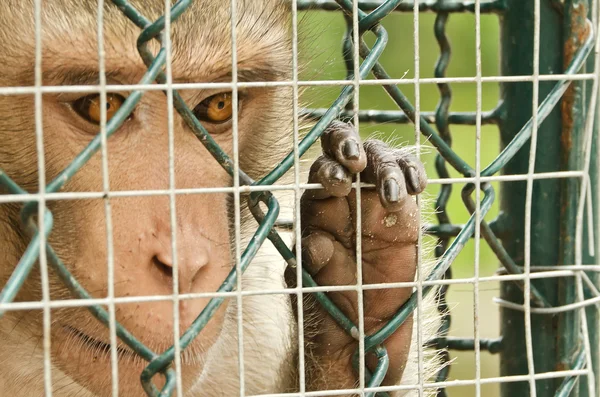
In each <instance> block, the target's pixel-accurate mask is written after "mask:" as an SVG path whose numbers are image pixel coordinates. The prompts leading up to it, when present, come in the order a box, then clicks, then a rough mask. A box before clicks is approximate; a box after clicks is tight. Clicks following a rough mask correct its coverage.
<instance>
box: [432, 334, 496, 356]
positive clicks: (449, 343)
mask: <svg viewBox="0 0 600 397" xmlns="http://www.w3.org/2000/svg"><path fill="white" fill-rule="evenodd" d="M426 345H427V347H433V348H436V349H450V350H459V351H469V350H475V339H473V338H456V337H450V336H449V337H446V338H435V339H432V340H430V341H429V342H427V344H426ZM479 348H480V349H481V350H486V351H488V352H490V353H492V354H496V353H499V352H500V351H501V350H502V338H496V339H479Z"/></svg>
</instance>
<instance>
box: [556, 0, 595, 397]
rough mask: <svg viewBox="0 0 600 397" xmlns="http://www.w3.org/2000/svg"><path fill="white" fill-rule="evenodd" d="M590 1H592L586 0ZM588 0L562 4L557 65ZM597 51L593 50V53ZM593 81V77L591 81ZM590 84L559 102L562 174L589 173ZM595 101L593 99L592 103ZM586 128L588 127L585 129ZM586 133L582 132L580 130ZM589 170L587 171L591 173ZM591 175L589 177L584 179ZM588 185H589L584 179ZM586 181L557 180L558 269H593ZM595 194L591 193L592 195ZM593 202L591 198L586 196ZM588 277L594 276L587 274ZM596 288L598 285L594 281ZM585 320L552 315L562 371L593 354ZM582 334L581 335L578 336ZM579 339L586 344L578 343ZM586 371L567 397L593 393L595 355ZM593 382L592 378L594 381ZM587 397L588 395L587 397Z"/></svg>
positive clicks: (572, 46) (562, 286) (582, 21)
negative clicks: (580, 355)
mask: <svg viewBox="0 0 600 397" xmlns="http://www.w3.org/2000/svg"><path fill="white" fill-rule="evenodd" d="M592 1H593V0H592ZM590 9H591V4H590V0H568V1H566V2H565V6H564V16H563V23H564V25H563V28H564V40H563V43H564V44H563V57H564V59H563V63H564V64H565V65H566V64H568V62H570V61H571V60H572V58H573V56H574V54H575V52H576V51H577V50H578V49H579V48H580V47H581V45H582V43H583V40H584V38H585V36H586V35H587V33H588V31H587V25H586V19H587V18H588V17H591V15H590V14H591V10H590ZM596 51H597V49H596ZM594 62H595V59H594V57H590V58H589V59H588V61H587V63H586V64H585V65H584V67H583V68H582V69H583V70H582V72H587V71H593V70H595V65H594ZM596 79H597V78H596ZM593 87H594V82H593V81H587V82H586V81H574V82H572V83H571V86H570V87H569V89H568V90H567V91H566V92H565V95H564V97H563V100H562V103H561V113H562V122H563V124H562V127H563V128H562V136H561V141H562V144H563V147H562V149H563V152H562V156H561V166H562V167H563V169H564V170H581V169H583V170H588V171H589V170H590V165H591V162H592V161H593V162H594V163H595V162H596V161H597V159H591V156H590V152H591V150H592V147H593V146H594V145H595V144H596V139H597V135H598V134H597V133H592V131H597V129H593V128H589V129H587V128H586V120H587V119H588V118H591V120H590V121H591V122H594V109H588V104H590V101H591V97H592V89H593ZM594 100H595V99H594ZM589 127H591V125H590V126H589ZM586 130H587V131H586ZM595 169H596V167H592V168H591V170H595ZM590 176H591V175H590ZM589 180H595V178H593V179H592V178H590V179H589ZM589 180H588V179H565V180H563V181H562V192H561V193H562V194H561V200H562V202H561V226H562V228H561V262H560V263H561V264H563V265H571V264H575V265H581V264H584V265H585V264H593V263H594V255H592V254H591V252H590V247H589V246H588V244H587V242H588V241H589V240H588V239H583V238H582V237H583V236H582V230H581V229H582V226H583V216H582V213H583V211H582V210H580V207H582V208H583V204H584V202H585V200H586V190H587V188H586V186H587V183H588V181H589ZM595 193H596V192H594V191H593V193H592V194H593V195H595ZM592 200H593V201H596V200H597V197H592ZM592 223H593V225H588V226H592V228H593V230H597V226H598V225H597V219H592ZM590 276H592V277H594V276H593V275H592V274H590ZM576 280H580V277H579V278H578V279H574V278H571V277H569V278H563V279H560V280H559V294H560V296H559V299H560V304H561V305H564V304H569V303H573V302H575V301H576V300H578V297H577V295H576V294H577V290H576V289H577V286H576V283H575V282H576ZM594 282H595V283H596V285H597V284H598V280H597V279H596V280H594ZM585 311H586V315H587V318H585V319H583V318H581V316H580V313H579V311H567V312H564V313H561V315H560V316H558V333H559V335H560V339H559V349H560V350H559V357H558V359H559V365H560V366H561V367H562V368H567V367H570V366H571V365H572V364H571V361H572V357H574V356H575V354H577V352H578V351H580V350H582V349H585V350H586V351H587V350H589V351H590V352H591V351H594V349H596V350H597V349H598V310H597V308H595V307H594V306H592V307H590V308H589V309H586V310H585ZM582 324H585V326H586V328H585V330H583V333H581V332H580V329H581V326H582ZM582 334H583V335H582ZM582 337H585V338H586V339H588V338H589V339H588V340H586V341H583V340H582ZM592 359H594V361H591V363H592V368H591V369H590V374H589V375H588V378H589V379H587V380H586V379H581V380H580V381H579V387H578V389H575V390H574V392H573V393H572V395H574V396H577V393H578V395H579V396H588V397H589V396H590V393H594V390H593V389H594V387H593V385H592V384H591V383H589V381H591V380H592V379H591V378H592V377H594V372H595V374H596V375H597V374H598V360H597V356H596V357H592ZM596 377H597V376H596ZM591 396H592V397H595V396H593V394H592V395H591Z"/></svg>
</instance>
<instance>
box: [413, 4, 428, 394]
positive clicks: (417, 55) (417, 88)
mask: <svg viewBox="0 0 600 397" xmlns="http://www.w3.org/2000/svg"><path fill="white" fill-rule="evenodd" d="M413 40H414V42H413V51H414V54H415V59H414V69H415V72H414V74H415V82H414V88H415V142H420V138H421V86H420V85H419V78H420V70H421V67H420V62H421V59H420V51H421V50H420V46H419V44H420V42H419V3H417V2H415V3H414V6H413ZM417 203H418V205H420V204H421V203H420V202H417ZM420 209H421V208H420V207H419V210H420ZM419 251H420V250H419ZM420 258H421V256H420V254H419V252H417V260H420ZM416 279H417V308H416V312H417V329H418V330H421V329H422V328H423V275H422V273H421V266H420V263H417V277H416ZM416 336H417V346H418V347H419V350H418V351H417V357H418V370H419V376H418V378H417V379H418V382H419V384H418V386H419V388H418V389H417V391H418V393H419V394H418V395H419V397H422V396H423V395H424V383H425V379H424V378H425V377H424V376H423V374H424V372H425V370H424V366H423V361H424V355H423V354H424V352H423V342H424V341H423V336H422V334H421V332H417V335H416ZM413 338H414V335H413Z"/></svg>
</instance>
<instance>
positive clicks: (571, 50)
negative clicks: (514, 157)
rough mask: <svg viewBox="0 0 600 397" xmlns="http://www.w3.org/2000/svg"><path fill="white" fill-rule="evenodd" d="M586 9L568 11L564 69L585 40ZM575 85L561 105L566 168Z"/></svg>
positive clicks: (570, 147)
mask: <svg viewBox="0 0 600 397" xmlns="http://www.w3.org/2000/svg"><path fill="white" fill-rule="evenodd" d="M587 14H588V9H587V7H586V5H585V4H584V3H583V2H580V3H579V4H578V5H577V6H575V7H573V8H571V10H570V11H569V19H570V21H569V25H570V27H571V30H570V32H569V37H568V38H567V39H566V40H565V44H564V48H563V54H564V57H563V60H564V65H563V66H564V68H565V69H566V68H567V66H569V64H570V63H571V61H572V60H573V58H574V57H575V54H576V53H577V50H579V48H581V46H582V44H583V42H584V41H585V38H586V37H587V36H588V34H589V32H588V30H589V29H588V26H587V23H586V20H587ZM577 85H578V82H575V81H574V82H572V83H571V85H570V86H569V88H568V89H567V91H566V92H565V94H564V96H563V100H562V103H561V115H562V127H563V128H562V134H561V144H562V149H563V150H562V153H563V158H562V164H563V166H566V165H567V163H568V160H569V154H570V152H571V150H572V147H573V124H574V117H573V105H574V104H575V101H576V98H577Z"/></svg>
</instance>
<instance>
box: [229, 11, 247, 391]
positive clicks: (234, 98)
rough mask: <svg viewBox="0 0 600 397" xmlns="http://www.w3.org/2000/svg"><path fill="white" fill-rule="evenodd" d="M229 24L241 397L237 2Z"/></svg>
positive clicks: (242, 337)
mask: <svg viewBox="0 0 600 397" xmlns="http://www.w3.org/2000/svg"><path fill="white" fill-rule="evenodd" d="M230 4H231V10H230V11H231V13H230V27H231V85H232V87H231V88H232V91H231V103H232V109H231V110H232V113H231V120H232V123H231V131H232V136H231V138H232V139H233V142H232V152H233V188H234V191H233V211H234V226H235V236H234V238H235V240H234V241H235V271H236V272H237V286H236V306H237V334H238V372H239V379H240V383H239V389H240V397H244V396H245V395H246V387H245V385H246V384H245V375H244V374H245V369H244V319H243V312H244V311H243V302H242V288H243V284H242V274H243V270H242V248H241V240H242V231H241V222H242V217H241V202H240V153H239V129H238V125H239V119H238V117H239V108H238V97H239V92H238V57H237V30H236V27H237V19H238V17H237V11H238V10H237V7H238V5H237V1H236V0H231V2H230Z"/></svg>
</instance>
